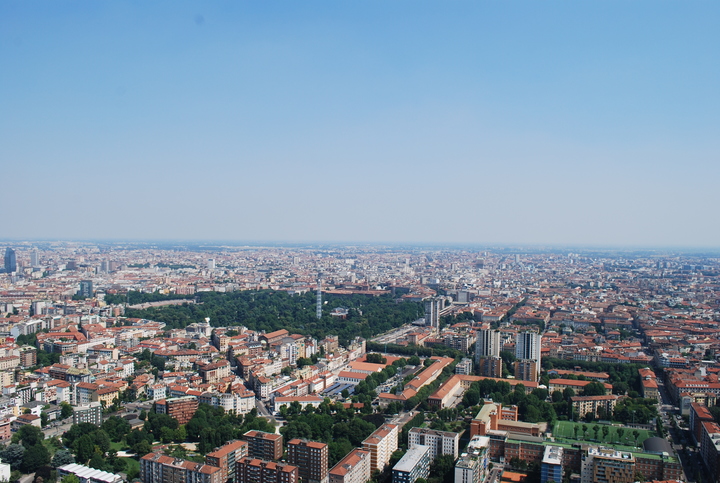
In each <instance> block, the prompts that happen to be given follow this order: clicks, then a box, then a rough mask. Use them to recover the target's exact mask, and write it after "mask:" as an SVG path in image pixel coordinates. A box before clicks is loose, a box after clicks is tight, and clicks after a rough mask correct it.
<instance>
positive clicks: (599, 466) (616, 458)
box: [581, 447, 635, 483]
mask: <svg viewBox="0 0 720 483" xmlns="http://www.w3.org/2000/svg"><path fill="white" fill-rule="evenodd" d="M634 481H635V457H634V456H633V454H632V453H627V452H625V451H617V450H614V449H604V448H597V447H590V448H588V451H587V454H585V456H584V458H583V461H582V474H581V482H582V483H633V482H634Z"/></svg>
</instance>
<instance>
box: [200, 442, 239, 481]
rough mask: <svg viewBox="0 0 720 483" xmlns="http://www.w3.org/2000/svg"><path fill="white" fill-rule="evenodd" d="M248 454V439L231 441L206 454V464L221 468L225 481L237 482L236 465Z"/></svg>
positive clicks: (222, 479)
mask: <svg viewBox="0 0 720 483" xmlns="http://www.w3.org/2000/svg"><path fill="white" fill-rule="evenodd" d="M247 455H248V443H247V441H231V442H229V443H227V444H225V445H223V446H221V447H220V448H218V449H216V450H215V451H213V452H212V453H208V454H207V455H205V464H206V465H210V466H215V467H216V468H220V480H221V481H222V482H223V483H237V482H236V478H235V466H236V464H237V462H238V461H240V460H241V459H242V458H244V457H246V456H247Z"/></svg>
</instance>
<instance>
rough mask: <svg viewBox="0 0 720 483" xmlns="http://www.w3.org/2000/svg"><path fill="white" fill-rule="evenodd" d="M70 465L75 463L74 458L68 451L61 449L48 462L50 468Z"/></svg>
mask: <svg viewBox="0 0 720 483" xmlns="http://www.w3.org/2000/svg"><path fill="white" fill-rule="evenodd" d="M71 463H75V457H74V456H73V455H72V453H70V452H69V451H66V450H64V449H61V450H60V451H58V452H57V453H55V456H53V458H52V460H51V461H50V466H52V467H53V468H57V467H58V466H64V465H69V464H71Z"/></svg>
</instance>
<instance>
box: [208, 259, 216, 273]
mask: <svg viewBox="0 0 720 483" xmlns="http://www.w3.org/2000/svg"><path fill="white" fill-rule="evenodd" d="M207 268H208V270H215V259H214V258H209V259H208V262H207Z"/></svg>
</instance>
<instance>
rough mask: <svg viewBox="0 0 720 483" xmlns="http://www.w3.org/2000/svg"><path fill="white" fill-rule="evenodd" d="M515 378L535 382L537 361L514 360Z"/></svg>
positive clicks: (538, 371) (537, 371)
mask: <svg viewBox="0 0 720 483" xmlns="http://www.w3.org/2000/svg"><path fill="white" fill-rule="evenodd" d="M514 368H515V379H519V380H521V381H532V382H537V378H538V375H539V373H540V370H539V369H538V367H537V363H536V362H535V361H534V360H532V359H521V360H519V361H515V363H514Z"/></svg>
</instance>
